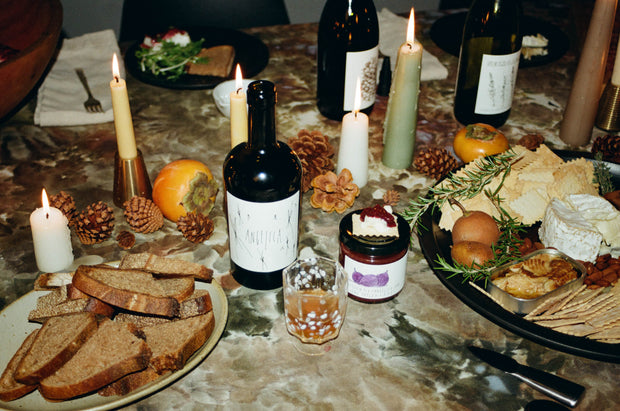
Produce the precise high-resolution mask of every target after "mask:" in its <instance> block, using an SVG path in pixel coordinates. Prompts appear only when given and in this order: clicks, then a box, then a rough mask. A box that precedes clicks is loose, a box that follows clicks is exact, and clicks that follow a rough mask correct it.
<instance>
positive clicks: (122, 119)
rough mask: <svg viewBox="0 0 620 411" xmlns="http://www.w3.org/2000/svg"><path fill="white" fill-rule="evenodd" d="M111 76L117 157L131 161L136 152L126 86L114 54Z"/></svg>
mask: <svg viewBox="0 0 620 411" xmlns="http://www.w3.org/2000/svg"><path fill="white" fill-rule="evenodd" d="M112 75H113V77H114V78H113V79H112V81H110V92H111V93H112V111H113V112H114V128H115V130H116V144H117V147H118V156H119V157H120V158H121V159H123V160H131V159H134V158H136V157H138V150H137V148H136V137H135V136H134V132H133V121H132V119H131V109H130V108H129V96H128V95H127V84H126V83H125V80H124V79H122V78H121V75H120V70H119V68H118V59H117V58H116V54H114V58H113V59H112Z"/></svg>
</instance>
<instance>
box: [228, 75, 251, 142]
mask: <svg viewBox="0 0 620 411" xmlns="http://www.w3.org/2000/svg"><path fill="white" fill-rule="evenodd" d="M246 141H248V107H247V101H246V97H245V90H244V89H243V77H242V76H241V67H240V66H239V64H237V71H236V73H235V90H234V91H232V92H231V93H230V147H231V148H232V147H235V146H236V145H237V144H239V143H243V142H246Z"/></svg>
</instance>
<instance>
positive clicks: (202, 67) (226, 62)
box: [187, 44, 235, 77]
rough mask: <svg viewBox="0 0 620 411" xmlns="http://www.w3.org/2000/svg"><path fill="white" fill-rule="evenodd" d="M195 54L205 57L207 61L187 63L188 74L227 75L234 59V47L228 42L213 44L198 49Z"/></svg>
mask: <svg viewBox="0 0 620 411" xmlns="http://www.w3.org/2000/svg"><path fill="white" fill-rule="evenodd" d="M197 56H198V57H203V58H205V59H207V62H206V63H190V64H188V65H187V72H188V73H189V74H194V75H199V76H216V77H228V75H229V74H230V70H231V69H232V66H233V62H234V61H235V48H234V47H233V46H231V45H228V44H223V45H220V46H213V47H209V48H206V49H202V50H200V52H199V53H198V55H197Z"/></svg>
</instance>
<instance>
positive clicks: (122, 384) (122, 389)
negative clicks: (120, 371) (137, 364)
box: [97, 366, 171, 397]
mask: <svg viewBox="0 0 620 411" xmlns="http://www.w3.org/2000/svg"><path fill="white" fill-rule="evenodd" d="M170 372H171V371H167V372H165V373H164V374H158V373H157V371H155V369H153V367H150V366H149V367H146V368H145V369H143V370H141V371H136V372H134V373H131V374H127V375H126V376H124V377H123V378H120V379H118V380H116V381H114V382H113V383H111V384H108V385H106V386H105V387H103V388H102V389H100V390H99V391H97V392H98V393H99V395H101V396H103V397H110V396H112V395H127V394H129V393H130V392H132V391H134V390H136V389H138V388H140V387H142V386H143V385H146V384H148V383H150V382H151V381H155V380H156V379H158V378H159V377H161V376H162V375H165V374H169V373H170Z"/></svg>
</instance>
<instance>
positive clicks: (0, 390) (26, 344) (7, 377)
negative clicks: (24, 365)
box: [0, 329, 39, 401]
mask: <svg viewBox="0 0 620 411" xmlns="http://www.w3.org/2000/svg"><path fill="white" fill-rule="evenodd" d="M38 332H39V329H36V330H34V331H32V332H31V333H30V334H29V335H28V336H27V337H26V338H25V339H24V341H23V342H22V345H20V347H19V348H18V349H17V351H16V352H15V354H13V357H12V358H11V360H10V361H9V363H8V364H7V366H6V368H5V369H4V371H3V372H2V376H0V400H2V401H13V400H16V399H18V398H21V397H23V396H24V395H26V394H28V393H30V392H32V391H34V390H36V389H37V386H38V385H37V384H22V383H20V382H18V381H16V380H15V375H14V374H15V370H16V369H17V365H18V364H19V362H20V361H21V360H22V358H24V355H26V352H28V350H29V349H30V347H31V346H32V343H33V341H34V339H35V337H36V336H37V333H38Z"/></svg>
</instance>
